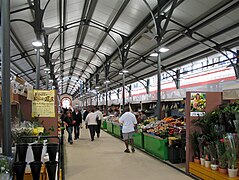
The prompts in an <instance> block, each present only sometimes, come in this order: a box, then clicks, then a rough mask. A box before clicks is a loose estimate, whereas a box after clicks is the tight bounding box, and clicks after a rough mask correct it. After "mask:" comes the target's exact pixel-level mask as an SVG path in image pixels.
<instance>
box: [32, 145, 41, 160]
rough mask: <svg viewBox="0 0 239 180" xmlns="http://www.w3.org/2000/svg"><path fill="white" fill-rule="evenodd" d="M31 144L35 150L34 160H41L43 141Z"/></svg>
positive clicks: (33, 150)
mask: <svg viewBox="0 0 239 180" xmlns="http://www.w3.org/2000/svg"><path fill="white" fill-rule="evenodd" d="M31 146H32V152H33V156H34V160H35V161H41V155H42V148H43V144H42V143H36V144H32V145H31Z"/></svg>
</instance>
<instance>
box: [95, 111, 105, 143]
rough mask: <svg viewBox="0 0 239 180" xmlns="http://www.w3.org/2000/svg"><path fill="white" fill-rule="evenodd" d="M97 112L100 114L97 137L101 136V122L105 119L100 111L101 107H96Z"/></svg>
mask: <svg viewBox="0 0 239 180" xmlns="http://www.w3.org/2000/svg"><path fill="white" fill-rule="evenodd" d="M95 114H97V116H98V121H97V129H96V133H97V137H98V138H99V137H100V128H101V122H102V121H103V120H104V118H103V114H102V112H101V111H100V109H99V107H97V108H96V112H95Z"/></svg>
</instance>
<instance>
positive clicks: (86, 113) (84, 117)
mask: <svg viewBox="0 0 239 180" xmlns="http://www.w3.org/2000/svg"><path fill="white" fill-rule="evenodd" d="M88 114H89V111H88V108H87V109H86V110H85V111H84V112H83V120H84V121H85V120H86V117H87V115H88ZM85 128H86V129H87V128H88V125H87V123H85Z"/></svg>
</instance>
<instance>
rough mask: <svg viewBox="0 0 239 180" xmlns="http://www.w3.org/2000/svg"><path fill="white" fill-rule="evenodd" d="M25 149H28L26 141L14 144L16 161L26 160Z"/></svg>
mask: <svg viewBox="0 0 239 180" xmlns="http://www.w3.org/2000/svg"><path fill="white" fill-rule="evenodd" d="M27 149H28V144H26V143H20V144H17V145H16V150H17V155H18V161H20V162H25V161H26V155H27Z"/></svg>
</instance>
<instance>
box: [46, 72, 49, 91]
mask: <svg viewBox="0 0 239 180" xmlns="http://www.w3.org/2000/svg"><path fill="white" fill-rule="evenodd" d="M48 88H49V73H48V72H46V90H48Z"/></svg>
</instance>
